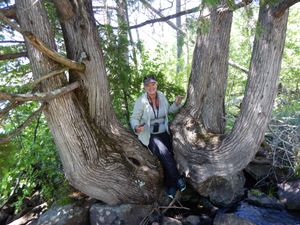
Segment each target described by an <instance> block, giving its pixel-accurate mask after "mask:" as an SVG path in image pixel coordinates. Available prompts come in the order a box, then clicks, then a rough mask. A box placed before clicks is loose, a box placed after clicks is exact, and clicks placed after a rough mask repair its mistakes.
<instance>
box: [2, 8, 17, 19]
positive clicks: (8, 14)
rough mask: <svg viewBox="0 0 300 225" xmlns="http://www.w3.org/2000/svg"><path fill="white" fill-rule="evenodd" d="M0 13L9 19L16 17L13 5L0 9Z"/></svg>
mask: <svg viewBox="0 0 300 225" xmlns="http://www.w3.org/2000/svg"><path fill="white" fill-rule="evenodd" d="M0 13H2V14H3V15H4V16H6V17H7V18H9V19H17V14H16V6H15V5H13V6H9V7H6V8H2V9H0Z"/></svg>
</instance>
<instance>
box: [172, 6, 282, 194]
mask: <svg viewBox="0 0 300 225" xmlns="http://www.w3.org/2000/svg"><path fill="white" fill-rule="evenodd" d="M271 11H272V7H271V6H269V5H264V6H263V7H261V9H260V13H259V20H258V27H259V28H260V29H259V30H260V32H259V33H258V34H257V36H256V39H255V42H254V48H253V52H252V58H251V66H250V70H249V79H248V84H247V89H246V93H245V97H244V100H243V103H242V108H241V113H240V115H239V117H238V119H237V121H236V123H235V125H234V127H233V129H232V131H231V133H229V134H227V135H218V134H212V133H207V134H203V132H202V130H205V129H204V128H203V125H202V123H201V120H197V119H195V117H196V118H197V117H198V118H199V117H200V118H201V115H200V112H201V110H199V107H198V111H196V112H193V115H194V117H191V116H190V115H191V114H190V113H189V111H188V109H187V108H185V109H184V110H183V111H182V112H181V113H180V114H179V115H177V117H176V119H175V123H174V124H173V126H174V127H175V133H174V145H175V155H176V158H177V161H178V162H180V167H181V171H183V172H185V173H186V174H188V176H190V181H191V183H192V185H193V186H194V187H195V188H197V190H198V191H199V192H201V189H202V187H203V186H204V185H205V182H206V181H207V182H209V181H210V180H212V179H213V178H214V177H223V176H224V177H225V176H232V175H234V174H236V173H237V172H238V171H241V170H242V169H244V168H245V167H246V166H247V164H248V163H249V162H250V161H251V160H252V159H253V157H254V155H255V153H256V152H257V150H258V148H259V146H260V144H261V141H262V139H263V136H264V132H265V130H266V127H267V124H268V121H269V118H270V115H271V110H272V107H273V102H274V99H275V95H276V91H277V81H278V77H279V72H280V65H281V59H282V51H283V46H284V42H285V32H286V26H287V18H288V13H287V12H285V13H284V15H283V16H282V17H280V18H275V17H273V16H272V14H271ZM200 46H201V47H202V48H204V49H205V47H206V46H207V45H205V46H203V45H200ZM197 47H198V45H196V48H197ZM198 51H199V50H198ZM198 51H197V49H196V50H195V53H196V57H197V54H198ZM202 51H204V50H202ZM200 52H201V51H200ZM208 57H209V56H208ZM198 63H199V64H201V63H202V62H198ZM195 64H197V62H196V61H195V60H194V64H193V65H194V66H195V67H196V66H197V65H195ZM207 67H211V64H210V63H209V62H208V63H207ZM193 76H195V73H193V72H192V78H191V82H192V83H194V82H199V81H197V79H201V77H200V78H199V77H197V78H195V77H194V78H193ZM204 76H205V75H204ZM202 79H203V78H202ZM223 79H224V78H223ZM205 81H206V80H205V79H204V81H202V84H205V85H207V81H206V82H205ZM224 82H225V81H224ZM190 85H191V84H190ZM200 87H202V86H200ZM193 91H194V92H198V93H197V94H196V95H197V97H195V96H193V95H194V93H193ZM204 93H205V92H203V90H199V89H195V88H193V86H192V88H191V90H190V93H189V94H190V95H189V99H188V101H189V102H188V105H189V106H191V104H192V103H194V104H203V103H201V102H200V101H199V100H201V99H199V97H201V98H204V97H205V94H204ZM178 126H182V127H183V129H176V127H178Z"/></svg>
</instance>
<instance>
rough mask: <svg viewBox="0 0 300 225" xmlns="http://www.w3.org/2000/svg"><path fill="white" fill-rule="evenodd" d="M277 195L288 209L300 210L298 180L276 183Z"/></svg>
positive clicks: (299, 185)
mask: <svg viewBox="0 0 300 225" xmlns="http://www.w3.org/2000/svg"><path fill="white" fill-rule="evenodd" d="M278 196H279V199H280V201H281V202H282V203H283V204H285V206H286V207H287V208H288V209H296V210H300V180H296V181H291V182H286V183H282V184H278Z"/></svg>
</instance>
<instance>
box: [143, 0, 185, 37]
mask: <svg viewBox="0 0 300 225" xmlns="http://www.w3.org/2000/svg"><path fill="white" fill-rule="evenodd" d="M140 1H141V2H142V3H143V4H144V5H145V6H146V7H147V8H149V9H150V10H151V11H153V12H154V13H156V14H157V15H158V16H160V17H161V18H164V17H165V16H164V15H163V14H162V13H161V12H159V11H158V10H156V9H155V8H153V7H152V6H151V4H149V3H148V2H147V1H145V0H140ZM166 23H167V24H168V25H169V26H170V27H172V28H173V29H175V30H177V31H179V32H180V33H181V34H183V35H185V33H184V32H183V31H182V30H181V29H180V28H179V27H177V26H176V25H175V24H174V23H172V22H171V21H168V20H167V21H166Z"/></svg>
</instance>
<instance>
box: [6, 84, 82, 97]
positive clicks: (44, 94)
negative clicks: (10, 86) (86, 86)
mask: <svg viewBox="0 0 300 225" xmlns="http://www.w3.org/2000/svg"><path fill="white" fill-rule="evenodd" d="M78 87H79V82H77V81H76V82H74V83H72V84H69V85H68V86H65V87H62V88H60V89H56V90H54V91H49V92H40V93H33V94H9V93H4V92H0V100H9V101H12V102H16V101H17V102H26V101H50V100H52V99H54V98H57V97H60V96H62V95H64V94H66V93H68V92H70V91H73V90H75V89H76V88H78Z"/></svg>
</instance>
